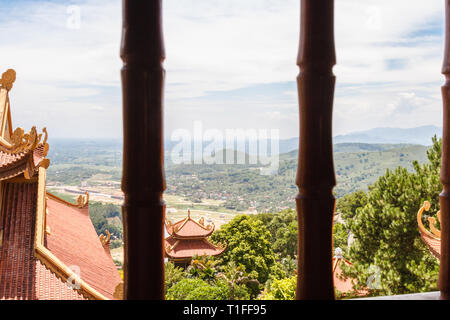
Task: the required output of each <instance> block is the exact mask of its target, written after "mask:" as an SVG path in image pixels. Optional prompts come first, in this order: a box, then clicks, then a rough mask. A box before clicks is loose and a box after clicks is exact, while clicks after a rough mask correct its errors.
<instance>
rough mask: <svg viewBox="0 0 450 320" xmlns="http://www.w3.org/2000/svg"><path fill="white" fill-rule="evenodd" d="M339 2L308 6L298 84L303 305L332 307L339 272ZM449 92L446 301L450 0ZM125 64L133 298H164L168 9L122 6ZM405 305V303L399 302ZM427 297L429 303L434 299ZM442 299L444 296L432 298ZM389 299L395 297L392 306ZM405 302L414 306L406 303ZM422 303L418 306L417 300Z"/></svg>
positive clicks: (126, 1) (449, 59)
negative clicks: (335, 230)
mask: <svg viewBox="0 0 450 320" xmlns="http://www.w3.org/2000/svg"><path fill="white" fill-rule="evenodd" d="M333 6H334V0H301V28H300V46H299V52H298V61H297V64H298V66H299V67H300V74H299V76H298V78H297V84H298V95H299V110H300V142H299V156H298V161H299V165H298V172H297V178H296V184H297V186H298V189H299V192H298V195H297V197H296V206H297V214H298V223H299V237H298V242H299V246H298V248H299V252H298V257H299V259H298V280H297V281H298V282H297V294H296V298H297V299H334V289H333V280H332V272H331V258H332V252H331V248H332V223H333V222H332V218H333V213H334V206H335V199H334V197H333V194H332V189H333V187H334V186H335V174H334V166H333V149H332V130H331V129H332V107H333V95H334V85H335V77H334V75H333V73H332V68H333V65H334V64H335V48H334V21H333V20H334V16H333V15H334V10H333ZM445 8H446V14H445V16H446V22H445V26H446V27H445V30H446V37H445V58H444V65H443V74H444V75H445V77H446V83H445V85H444V86H443V87H442V97H443V102H444V126H443V149H442V169H441V181H442V184H443V186H444V189H443V191H442V193H441V195H440V205H441V219H442V221H441V230H442V239H441V264H440V274H439V289H440V298H441V299H450V162H449V161H450V157H449V155H450V136H449V134H450V131H449V130H450V110H449V108H450V0H445ZM121 57H122V59H123V61H124V67H123V69H122V90H123V124H124V150H123V151H124V152H123V157H124V159H123V160H124V161H123V177H122V190H123V192H124V194H125V201H124V205H123V218H124V242H125V261H124V276H125V299H164V264H163V219H164V210H165V207H164V203H163V201H162V193H163V191H164V189H165V181H164V171H163V168H164V167H163V143H162V141H163V140H162V127H163V120H162V92H163V78H164V69H163V68H162V61H163V60H164V46H163V36H162V26H161V0H147V1H137V0H123V36H122V48H121ZM398 297H401V296H398ZM417 297H420V295H416V298H417ZM427 297H428V296H427ZM429 297H430V298H436V297H437V296H436V293H432V294H430V295H429ZM386 298H389V297H386ZM405 298H407V297H406V296H405ZM413 299H414V298H413Z"/></svg>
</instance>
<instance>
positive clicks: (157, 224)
mask: <svg viewBox="0 0 450 320" xmlns="http://www.w3.org/2000/svg"><path fill="white" fill-rule="evenodd" d="M161 6H162V3H161V0H152V1H141V0H123V30H122V46H121V51H120V56H121V58H122V60H123V62H124V66H123V68H122V94H123V137H124V141H123V173H122V190H123V192H124V194H125V201H124V205H123V207H122V212H123V222H124V242H125V261H124V277H125V283H124V298H125V299H164V261H163V259H164V249H163V236H164V233H163V222H164V213H165V205H164V202H163V200H162V194H163V191H164V190H165V179H164V166H163V158H164V153H163V118H162V113H163V112H162V100H163V81H164V69H163V67H162V62H163V60H164V45H163V35H162V21H161Z"/></svg>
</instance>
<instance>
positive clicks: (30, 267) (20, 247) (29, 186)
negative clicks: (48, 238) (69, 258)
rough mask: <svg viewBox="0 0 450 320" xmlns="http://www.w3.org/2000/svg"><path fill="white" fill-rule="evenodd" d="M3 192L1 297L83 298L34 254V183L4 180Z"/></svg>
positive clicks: (20, 298) (35, 187)
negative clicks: (6, 181) (5, 181)
mask: <svg viewBox="0 0 450 320" xmlns="http://www.w3.org/2000/svg"><path fill="white" fill-rule="evenodd" d="M4 195H5V199H3V204H4V206H3V211H2V214H3V221H2V223H3V227H4V229H3V245H1V246H0V299H13V300H36V299H77V300H78V299H86V298H85V297H84V296H83V295H82V294H80V293H79V292H78V291H75V290H73V289H72V288H71V287H70V286H69V285H68V284H67V283H66V282H65V281H62V280H61V279H59V278H58V277H56V276H55V274H53V273H52V272H51V270H49V269H48V268H47V267H46V266H45V264H44V263H42V261H40V260H39V259H37V258H36V257H35V256H34V250H33V249H34V236H33V233H34V231H35V228H34V220H35V217H36V210H35V209H36V204H35V201H34V199H35V198H36V195H37V183H7V184H6V185H4ZM12 197H14V198H15V199H12ZM8 199H9V200H12V201H5V200H8Z"/></svg>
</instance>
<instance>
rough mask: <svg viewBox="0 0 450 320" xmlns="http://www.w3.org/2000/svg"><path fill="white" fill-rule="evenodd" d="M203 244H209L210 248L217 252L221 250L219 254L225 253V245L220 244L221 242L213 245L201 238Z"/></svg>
mask: <svg viewBox="0 0 450 320" xmlns="http://www.w3.org/2000/svg"><path fill="white" fill-rule="evenodd" d="M202 240H203V241H204V242H205V243H207V244H209V245H210V246H212V247H213V248H214V249H218V250H222V251H221V253H222V252H224V251H225V249H226V248H227V245H226V244H225V245H224V244H223V243H221V242H219V243H218V244H217V245H215V244H214V243H211V242H210V241H209V240H208V239H206V238H203V239H202Z"/></svg>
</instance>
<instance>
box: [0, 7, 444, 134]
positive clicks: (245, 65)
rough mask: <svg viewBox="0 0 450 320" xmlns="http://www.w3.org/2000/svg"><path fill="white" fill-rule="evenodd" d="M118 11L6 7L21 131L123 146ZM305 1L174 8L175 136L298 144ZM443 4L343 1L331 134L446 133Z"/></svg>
mask: <svg viewBox="0 0 450 320" xmlns="http://www.w3.org/2000/svg"><path fill="white" fill-rule="evenodd" d="M121 7H122V4H121V1H120V0H80V1H66V0H58V1H56V0H53V1H49V0H47V1H41V0H15V1H10V0H0V14H1V18H0V32H1V34H2V37H1V41H0V72H3V71H5V70H6V69H8V68H13V69H15V70H16V72H17V79H16V82H15V84H14V87H13V89H12V90H11V91H10V100H11V104H12V121H13V127H18V126H21V127H23V128H25V129H26V130H28V129H30V128H31V127H32V126H33V125H36V126H37V128H38V130H40V129H41V128H42V127H44V126H45V127H47V129H48V132H49V136H50V138H52V137H54V138H120V137H121V135H122V119H121V117H122V109H121V104H122V98H121V84H120V69H121V67H122V61H121V60H120V57H119V48H120V39H121V25H122V17H121ZM299 11H300V1H299V0H283V1H279V0H245V1H242V0H164V1H163V28H164V37H165V47H166V60H165V62H164V68H165V70H166V82H165V96H164V117H165V123H164V126H165V137H166V138H168V139H170V137H171V135H172V134H173V132H174V131H176V130H177V129H187V130H190V131H192V130H193V127H194V123H195V121H201V122H202V127H203V128H204V129H205V130H206V129H217V130H219V131H224V130H226V129H243V128H247V129H248V128H251V129H263V130H264V129H265V130H271V129H278V130H279V135H280V137H281V138H289V137H294V136H298V129H299V128H298V98H297V87H296V82H295V80H296V77H297V75H298V72H299V69H298V67H297V66H296V57H297V50H298V38H299V25H300V23H299ZM443 24H444V1H436V0H433V1H423V0H395V1H392V0H364V1H361V0H336V1H335V42H336V57H337V64H336V66H335V67H334V73H335V75H336V90H335V99H334V107H333V115H334V118H333V134H334V135H338V134H346V133H349V132H354V131H361V130H366V129H371V128H375V127H400V128H409V127H415V126H421V125H437V126H441V125H442V120H441V119H442V99H441V93H440V87H441V86H442V85H443V83H444V77H443V75H442V74H441V67H442V60H443V41H444V29H443Z"/></svg>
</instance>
